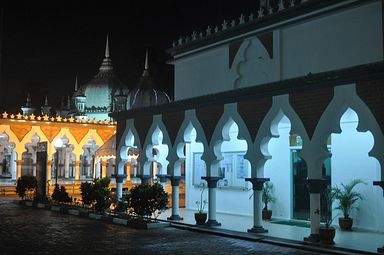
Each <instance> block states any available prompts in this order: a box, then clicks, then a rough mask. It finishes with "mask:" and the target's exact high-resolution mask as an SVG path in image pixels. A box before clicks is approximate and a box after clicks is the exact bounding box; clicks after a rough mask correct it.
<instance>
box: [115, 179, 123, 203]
mask: <svg viewBox="0 0 384 255" xmlns="http://www.w3.org/2000/svg"><path fill="white" fill-rule="evenodd" d="M117 179H118V178H116V198H117V200H120V199H121V198H122V197H123V182H122V181H118V180H117Z"/></svg>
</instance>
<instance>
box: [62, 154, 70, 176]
mask: <svg viewBox="0 0 384 255" xmlns="http://www.w3.org/2000/svg"><path fill="white" fill-rule="evenodd" d="M63 151H64V154H65V155H64V177H65V178H66V179H67V178H68V177H69V156H70V153H69V151H70V149H69V148H65V149H63Z"/></svg>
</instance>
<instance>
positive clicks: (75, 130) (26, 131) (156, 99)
mask: <svg viewBox="0 0 384 255" xmlns="http://www.w3.org/2000/svg"><path fill="white" fill-rule="evenodd" d="M156 87H157V86H156V84H155V79H154V77H153V76H152V74H151V72H150V70H149V61H148V52H147V53H146V57H145V66H144V72H143V75H142V77H141V78H140V79H139V82H138V84H137V86H136V87H135V88H134V90H132V91H131V92H130V91H129V89H128V86H126V85H125V84H124V83H122V82H121V81H120V80H119V78H118V77H117V75H116V74H115V73H114V70H113V65H112V60H111V56H110V50H109V42H108V36H107V39H106V47H105V55H104V59H103V61H102V63H101V66H100V68H99V72H98V73H97V74H96V75H95V77H94V78H93V79H91V80H90V81H88V82H86V83H85V84H83V85H82V86H78V81H77V78H76V82H75V91H74V93H73V95H72V97H68V98H67V99H66V103H65V104H63V105H62V106H61V108H60V109H57V110H56V113H54V112H53V111H52V107H51V106H50V105H49V102H48V98H45V100H44V104H43V105H42V106H41V108H40V109H36V108H34V107H33V106H32V99H31V97H30V95H29V94H28V96H27V100H26V103H25V105H23V106H22V107H21V111H22V112H21V113H17V114H9V113H7V112H4V113H3V114H2V118H0V189H1V190H3V191H4V192H5V191H6V190H10V191H12V192H14V186H13V185H14V184H15V181H16V179H17V178H18V177H20V176H22V175H34V176H36V175H37V162H36V152H37V150H38V145H39V143H41V142H46V143H47V146H46V148H47V157H48V158H47V176H46V180H47V183H48V184H51V185H52V184H54V183H55V181H56V175H57V180H58V181H59V183H62V184H68V185H70V184H76V185H77V188H78V184H80V182H82V181H90V180H92V179H93V178H98V177H104V176H109V177H112V183H113V182H114V176H115V155H116V152H115V151H116V146H115V143H116V142H115V141H116V138H115V133H116V121H114V120H113V119H111V118H110V117H109V116H108V114H109V113H111V112H113V111H122V110H127V109H130V108H139V107H141V106H148V105H152V104H160V103H166V102H170V97H169V96H168V95H167V94H166V93H165V92H163V91H161V90H158V89H157V88H156ZM127 167H128V166H127ZM128 178H129V177H128ZM7 187H10V188H8V189H7ZM52 190H53V189H51V191H52Z"/></svg>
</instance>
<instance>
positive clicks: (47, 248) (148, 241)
mask: <svg viewBox="0 0 384 255" xmlns="http://www.w3.org/2000/svg"><path fill="white" fill-rule="evenodd" d="M14 199H15V198H9V197H1V198H0V254H1V255H8V254H138V255H140V254H192V255H193V254H199V255H202V254H221V255H226V254H228V255H229V254H231V255H232V254H278V255H283V254H309V255H310V254H326V253H324V252H312V251H307V250H301V249H296V248H290V247H284V246H279V245H272V244H268V243H262V242H257V241H247V240H241V239H237V238H229V237H223V236H218V235H212V234H206V233H202V232H199V231H188V230H183V229H179V228H173V227H168V228H162V229H153V230H136V229H131V228H129V227H125V226H120V225H114V224H111V223H106V222H100V221H95V220H90V219H85V218H80V217H77V216H71V215H66V214H61V213H57V212H52V211H48V210H44V209H37V208H27V207H23V206H19V205H17V204H16V203H14V202H13V200H14Z"/></svg>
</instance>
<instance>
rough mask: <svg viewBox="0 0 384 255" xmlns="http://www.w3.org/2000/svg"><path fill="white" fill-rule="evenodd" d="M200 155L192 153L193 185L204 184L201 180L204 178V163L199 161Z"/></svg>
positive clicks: (199, 153)
mask: <svg viewBox="0 0 384 255" xmlns="http://www.w3.org/2000/svg"><path fill="white" fill-rule="evenodd" d="M202 155H203V153H201V152H194V153H193V185H200V184H201V183H205V181H204V180H202V179H201V177H202V176H206V174H205V162H204V161H203V160H202V159H201V156H202Z"/></svg>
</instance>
